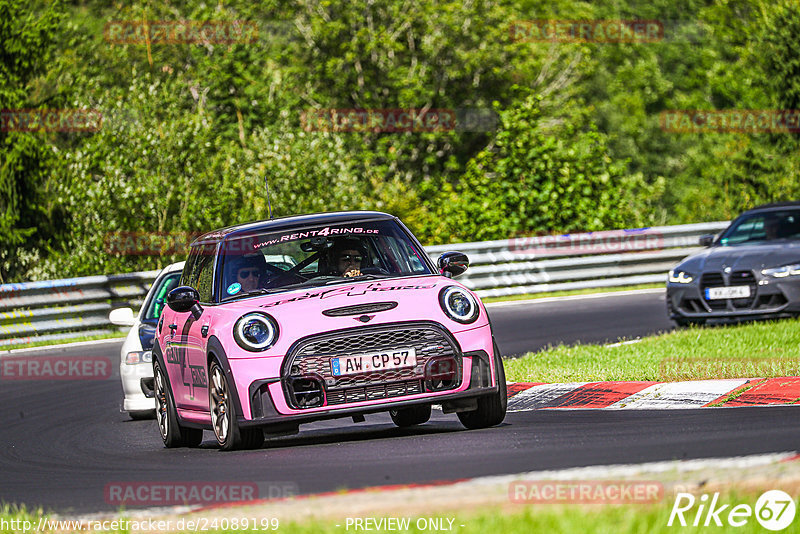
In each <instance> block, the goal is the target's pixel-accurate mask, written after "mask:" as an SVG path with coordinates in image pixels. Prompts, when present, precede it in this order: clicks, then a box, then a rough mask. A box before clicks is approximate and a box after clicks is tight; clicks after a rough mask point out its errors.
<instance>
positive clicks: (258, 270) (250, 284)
mask: <svg viewBox="0 0 800 534" xmlns="http://www.w3.org/2000/svg"><path fill="white" fill-rule="evenodd" d="M227 261H228V262H229V264H228V265H226V266H225V267H226V271H227V272H228V275H227V280H228V284H227V285H226V287H227V288H230V287H231V286H232V285H233V284H235V283H238V284H239V285H240V286H241V289H240V290H238V291H235V292H234V293H231V292H230V289H229V290H228V293H229V294H235V293H238V292H239V291H241V292H243V293H249V292H251V291H255V290H256V289H259V288H261V287H264V283H265V282H266V261H265V260H264V256H262V255H261V254H257V255H250V256H234V257H228V260H227ZM234 287H235V286H234Z"/></svg>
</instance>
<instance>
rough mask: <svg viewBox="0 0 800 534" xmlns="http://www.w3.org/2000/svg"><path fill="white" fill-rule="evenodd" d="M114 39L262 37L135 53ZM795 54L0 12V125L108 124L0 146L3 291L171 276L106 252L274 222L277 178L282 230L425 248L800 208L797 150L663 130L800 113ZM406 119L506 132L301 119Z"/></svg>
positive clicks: (715, 38)
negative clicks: (340, 219)
mask: <svg viewBox="0 0 800 534" xmlns="http://www.w3.org/2000/svg"><path fill="white" fill-rule="evenodd" d="M541 19H561V20H583V21H589V20H618V19H623V20H651V21H659V23H660V24H661V25H662V26H663V35H662V38H660V39H657V40H655V41H645V42H611V43H609V42H596V41H593V40H588V41H586V40H584V41H577V42H566V41H559V42H552V41H533V42H530V40H529V41H528V42H526V41H525V40H520V39H518V38H516V39H515V32H514V27H515V24H517V23H519V22H520V21H532V20H541ZM114 21H132V22H136V23H138V24H140V25H141V24H143V23H145V22H147V23H150V24H153V23H158V22H159V21H171V22H173V23H174V22H176V21H201V22H202V21H227V22H229V23H230V27H236V25H237V24H242V23H241V22H236V21H245V22H246V23H248V24H253V25H255V27H257V33H256V34H253V35H254V38H253V39H244V38H242V39H238V40H237V39H233V41H237V42H220V41H219V40H213V39H212V40H209V39H206V40H205V41H202V40H201V41H197V42H193V43H174V42H163V41H158V40H155V41H152V42H151V41H149V40H142V41H141V42H129V43H124V42H122V40H119V39H116V40H115V39H114V38H113V37H111V36H110V33H109V27H110V26H109V25H110V24H113V23H114ZM798 35H800V4H798V3H797V2H796V0H777V1H770V2H767V1H766V0H677V1H676V0H653V1H648V2H644V1H642V0H604V1H600V2H593V3H589V2H581V1H578V0H557V1H547V2H545V1H543V0H478V1H475V2H462V1H458V0H452V1H451V0H444V1H434V0H374V1H370V2H319V1H316V0H294V1H292V2H279V1H277V0H274V1H271V2H258V3H254V2H246V1H244V0H221V1H219V2H211V3H206V2H201V1H198V0H184V1H178V2H155V3H154V2H144V1H140V0H134V1H131V2H117V3H113V4H111V5H109V3H108V2H104V1H100V0H60V1H53V0H31V1H28V2H23V1H21V0H0V109H3V110H21V109H38V110H45V109H96V110H99V111H100V112H101V113H102V115H103V122H102V125H101V127H100V128H99V129H98V130H97V131H88V132H87V131H51V130H48V129H42V130H40V131H15V129H14V128H9V127H4V128H0V282H8V281H18V280H26V279H42V278H52V277H65V276H71V275H85V274H97V273H100V272H106V273H108V272H121V271H128V270H136V269H146V268H155V267H158V266H160V265H163V264H164V263H166V262H168V261H171V260H173V259H179V258H180V257H181V255H182V254H181V252H180V251H177V252H176V251H175V250H174V247H172V248H169V250H167V253H166V254H165V255H161V256H158V255H153V254H130V253H128V252H131V251H128V252H125V251H121V250H119V249H115V248H114V247H111V246H109V242H110V239H111V238H114V236H119V235H129V234H134V235H139V234H155V235H168V234H173V235H175V236H190V235H194V234H197V233H198V232H201V231H205V230H209V229H212V228H216V227H220V226H225V225H230V224H235V223H239V222H245V221H249V220H257V219H264V218H266V217H267V214H268V207H267V198H266V191H265V185H264V181H265V178H266V179H268V180H269V183H270V188H271V193H272V195H271V199H272V206H273V208H274V212H275V214H276V215H278V216H282V215H290V214H295V213H305V212H312V211H332V210H339V209H376V210H381V211H387V212H391V213H394V214H396V215H398V216H400V217H401V218H402V219H403V220H404V221H405V222H406V223H407V224H408V225H409V226H410V227H411V228H412V229H413V230H414V231H415V232H416V233H417V235H418V236H419V237H420V238H421V239H422V241H423V242H425V243H431V244H432V243H445V242H454V241H464V240H467V241H468V240H483V239H503V238H507V237H511V236H514V235H521V234H533V233H554V232H568V231H569V232H572V231H582V230H599V229H611V228H630V227H637V226H643V225H651V224H672V223H683V222H696V221H702V220H720V219H725V218H729V217H732V216H734V215H735V214H736V213H737V212H738V211H740V210H741V209H744V208H747V207H750V206H752V205H754V204H757V203H761V202H766V201H774V200H786V199H796V198H798V197H800V180H798V177H800V158H798V156H799V155H800V151H799V149H800V146H799V144H798V141H797V136H796V135H795V134H791V133H775V132H773V133H748V134H743V133H735V132H734V133H731V132H716V131H705V132H701V133H675V132H670V131H665V129H663V128H662V125H661V123H660V119H659V116H660V113H661V112H663V111H666V110H696V109H701V110H715V109H716V110H728V109H800V59H798V58H800V44H798V40H797V36H798ZM409 108H413V109H416V110H457V114H458V113H463V112H464V110H480V112H479V113H481V114H482V116H483V117H487V116H488V117H489V118H491V114H494V120H493V121H492V120H490V121H488V122H487V123H484V124H483V126H482V127H456V128H455V129H444V130H440V131H400V132H386V131H371V130H366V131H320V130H319V129H315V128H309V127H308V123H307V122H306V121H304V118H303V117H304V112H308V111H313V110H317V111H319V110H325V109H390V110H391V109H409ZM459 116H463V115H459ZM4 124H6V123H4ZM487 124H488V125H489V126H490V127H486V125H487ZM17 130H18V129H17ZM323 130H324V129H323Z"/></svg>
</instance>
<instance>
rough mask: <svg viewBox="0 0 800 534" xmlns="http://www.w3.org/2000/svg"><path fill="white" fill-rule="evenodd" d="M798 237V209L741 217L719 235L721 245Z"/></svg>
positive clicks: (799, 232)
mask: <svg viewBox="0 0 800 534" xmlns="http://www.w3.org/2000/svg"><path fill="white" fill-rule="evenodd" d="M778 239H800V209H787V210H780V211H766V212H761V213H753V214H752V215H748V216H746V217H742V218H741V219H739V220H738V221H736V223H734V224H733V225H732V226H731V227H730V228H728V229H727V230H726V231H725V233H724V234H722V236H721V237H720V240H719V244H720V245H722V246H728V245H738V244H740V243H754V242H768V241H775V240H778Z"/></svg>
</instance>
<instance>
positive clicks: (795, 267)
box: [761, 263, 800, 278]
mask: <svg viewBox="0 0 800 534" xmlns="http://www.w3.org/2000/svg"><path fill="white" fill-rule="evenodd" d="M761 274H763V275H764V276H772V277H773V278H786V277H787V276H797V275H798V274H800V263H794V264H792V265H784V266H782V267H773V268H772V269H763V270H762V271H761Z"/></svg>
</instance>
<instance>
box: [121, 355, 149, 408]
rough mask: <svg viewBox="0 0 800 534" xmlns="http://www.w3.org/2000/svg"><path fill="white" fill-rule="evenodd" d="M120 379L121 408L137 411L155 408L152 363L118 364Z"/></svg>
mask: <svg viewBox="0 0 800 534" xmlns="http://www.w3.org/2000/svg"><path fill="white" fill-rule="evenodd" d="M120 381H121V383H122V392H123V394H124V396H123V400H122V410H123V411H126V412H139V411H145V410H155V401H154V400H153V395H152V390H153V364H152V363H149V362H148V363H138V364H135V365H127V364H125V363H123V364H121V365H120Z"/></svg>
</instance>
